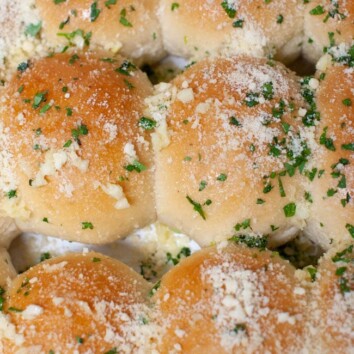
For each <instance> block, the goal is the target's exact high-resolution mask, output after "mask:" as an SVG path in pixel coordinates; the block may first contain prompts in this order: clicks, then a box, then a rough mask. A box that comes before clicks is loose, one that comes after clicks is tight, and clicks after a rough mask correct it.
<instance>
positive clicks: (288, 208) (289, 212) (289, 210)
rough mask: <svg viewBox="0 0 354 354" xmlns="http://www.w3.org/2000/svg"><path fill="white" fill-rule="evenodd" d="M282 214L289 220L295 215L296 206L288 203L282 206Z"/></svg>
mask: <svg viewBox="0 0 354 354" xmlns="http://www.w3.org/2000/svg"><path fill="white" fill-rule="evenodd" d="M283 210H284V214H285V216H286V217H287V218H291V217H293V216H294V215H295V214H296V204H295V203H289V204H287V205H285V206H284V208H283Z"/></svg>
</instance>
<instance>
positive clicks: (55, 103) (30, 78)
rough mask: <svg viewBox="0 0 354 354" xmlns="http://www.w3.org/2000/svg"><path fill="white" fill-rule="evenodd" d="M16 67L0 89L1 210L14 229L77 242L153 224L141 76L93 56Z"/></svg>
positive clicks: (124, 64)
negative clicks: (2, 147)
mask: <svg viewBox="0 0 354 354" xmlns="http://www.w3.org/2000/svg"><path fill="white" fill-rule="evenodd" d="M21 65H22V69H21V66H20V71H19V72H18V74H17V75H16V76H15V77H13V79H12V81H11V82H10V83H9V84H8V85H7V86H6V88H5V89H4V90H3V92H2V93H1V103H0V116H1V121H0V128H1V129H0V132H1V134H0V138H1V139H2V141H3V142H4V143H5V146H6V154H3V155H1V159H0V165H1V166H7V168H6V169H4V170H1V172H0V176H1V178H0V180H1V187H2V192H3V197H2V198H1V208H2V209H3V210H5V211H6V213H7V215H9V216H11V217H13V218H15V220H16V223H17V225H18V227H19V228H20V229H21V230H22V231H33V232H38V233H41V234H45V235H54V236H58V237H62V238H65V239H68V240H74V241H80V242H87V243H106V242H110V241H113V240H116V239H118V238H120V237H122V236H126V235H128V234H129V233H130V232H132V231H133V230H134V229H135V228H139V227H143V226H145V225H147V224H149V223H151V222H152V221H154V218H155V208H154V198H153V192H152V189H153V188H152V187H153V186H152V185H153V180H152V172H151V164H152V156H151V149H150V143H149V132H148V130H145V129H144V128H143V127H142V125H141V124H140V123H139V122H140V120H141V118H142V117H143V100H144V98H145V97H146V96H147V95H149V94H151V91H152V89H151V84H150V82H149V81H148V79H147V78H146V76H145V74H143V73H141V72H140V71H139V70H138V69H137V68H136V67H135V66H134V65H133V64H131V63H130V62H129V61H127V60H125V59H122V58H118V59H110V58H108V59H107V58H106V57H105V56H104V54H102V53H98V54H95V55H93V54H85V53H78V54H73V55H71V54H59V55H55V56H54V57H48V58H44V59H41V60H38V61H34V62H33V63H32V62H31V63H30V64H29V67H28V68H27V66H28V64H27V63H23V64H21ZM21 71H23V72H21Z"/></svg>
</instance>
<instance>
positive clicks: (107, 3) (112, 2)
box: [104, 0, 117, 9]
mask: <svg viewBox="0 0 354 354" xmlns="http://www.w3.org/2000/svg"><path fill="white" fill-rule="evenodd" d="M116 3H117V0H107V1H105V3H104V5H105V6H106V7H107V8H109V9H110V6H111V5H115V4H116Z"/></svg>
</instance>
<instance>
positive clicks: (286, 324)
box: [153, 243, 307, 354]
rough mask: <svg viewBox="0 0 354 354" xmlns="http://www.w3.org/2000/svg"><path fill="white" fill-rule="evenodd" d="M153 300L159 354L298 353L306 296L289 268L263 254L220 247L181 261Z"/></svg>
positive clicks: (230, 247) (246, 248)
mask: <svg viewBox="0 0 354 354" xmlns="http://www.w3.org/2000/svg"><path fill="white" fill-rule="evenodd" d="M153 301H154V302H155V306H156V311H157V321H159V320H160V321H161V324H163V328H164V329H165V333H164V334H163V337H162V343H161V347H160V352H161V353H170V352H173V350H174V349H179V351H180V352H182V353H193V354H197V353H198V354H202V353H223V354H224V353H225V354H226V353H250V352H252V353H265V352H272V353H280V352H284V351H286V352H287V353H296V352H299V349H300V348H301V347H302V336H303V332H302V328H303V323H302V321H303V311H304V310H303V306H304V305H305V304H306V302H307V295H306V291H305V289H303V288H302V287H301V286H300V284H299V282H298V280H297V279H296V278H295V269H294V268H293V266H291V265H290V264H289V263H288V262H287V261H285V260H283V259H281V258H280V257H279V256H275V255H273V254H272V253H271V252H270V251H268V250H261V251H260V250H259V249H255V248H248V247H245V246H242V245H234V244H227V243H226V244H224V243H222V244H220V245H218V246H216V247H211V248H206V249H204V250H202V251H200V252H198V253H196V254H194V255H193V256H191V257H190V258H187V259H185V260H183V261H182V262H181V263H180V264H179V265H177V266H176V267H175V268H174V269H172V270H170V271H169V273H167V274H166V275H165V276H164V277H163V278H162V281H161V284H160V287H159V289H158V290H157V291H156V293H155V295H154V297H153Z"/></svg>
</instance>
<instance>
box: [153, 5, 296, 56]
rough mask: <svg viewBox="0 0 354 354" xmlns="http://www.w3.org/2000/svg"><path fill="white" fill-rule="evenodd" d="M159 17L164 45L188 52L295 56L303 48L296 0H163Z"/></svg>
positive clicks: (206, 54)
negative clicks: (175, 0) (172, 0)
mask: <svg viewBox="0 0 354 354" xmlns="http://www.w3.org/2000/svg"><path fill="white" fill-rule="evenodd" d="M159 17H160V22H161V26H162V34H163V40H164V45H165V48H166V49H167V51H168V52H170V53H172V54H175V55H179V56H183V57H188V58H190V57H192V58H200V57H205V56H208V55H214V54H220V53H223V54H225V53H226V54H235V53H238V54H239V53H245V54H249V55H253V56H261V57H266V56H274V55H275V57H276V58H277V59H278V60H280V61H284V62H290V61H292V60H294V59H296V57H297V56H299V54H300V51H301V42H302V28H303V9H302V4H301V3H300V2H299V1H297V0H289V1H282V0H272V1H264V0H243V1H238V0H225V1H221V0H210V1H205V0H181V1H178V2H171V1H169V0H162V1H161V5H160V9H159Z"/></svg>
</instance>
